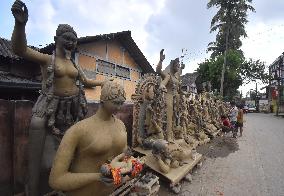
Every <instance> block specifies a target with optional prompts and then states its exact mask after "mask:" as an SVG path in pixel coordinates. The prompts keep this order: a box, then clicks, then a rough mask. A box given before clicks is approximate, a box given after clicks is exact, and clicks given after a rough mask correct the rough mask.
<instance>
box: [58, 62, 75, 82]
mask: <svg viewBox="0 0 284 196" xmlns="http://www.w3.org/2000/svg"><path fill="white" fill-rule="evenodd" d="M55 76H57V77H64V76H68V77H70V78H76V77H77V76H78V70H77V69H76V68H75V67H74V65H73V63H72V62H71V61H70V62H68V63H64V62H61V61H60V60H59V61H57V63H56V64H55Z"/></svg>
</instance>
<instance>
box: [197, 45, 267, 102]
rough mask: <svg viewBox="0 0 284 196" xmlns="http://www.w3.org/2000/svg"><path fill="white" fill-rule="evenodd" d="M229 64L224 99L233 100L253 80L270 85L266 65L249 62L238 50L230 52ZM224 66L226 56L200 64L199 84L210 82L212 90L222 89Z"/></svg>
mask: <svg viewBox="0 0 284 196" xmlns="http://www.w3.org/2000/svg"><path fill="white" fill-rule="evenodd" d="M226 59H227V63H228V66H226V69H225V72H224V93H223V97H224V98H226V99H232V98H233V97H234V96H236V94H237V92H238V91H237V89H238V88H239V87H240V86H241V85H242V84H243V83H247V82H249V81H251V80H261V81H262V82H263V83H268V81H269V75H268V73H266V72H265V64H264V63H263V62H261V61H260V60H257V61H253V60H252V59H249V60H248V61H247V60H246V59H245V58H244V56H243V55H242V53H240V52H239V51H237V50H228V53H227V58H226ZM223 64H224V55H219V56H217V57H215V58H210V59H206V60H205V61H204V62H203V63H200V64H199V67H198V69H197V72H198V75H199V77H198V80H197V82H196V83H197V86H200V85H198V84H200V83H202V82H206V81H210V82H211V84H212V89H220V85H221V74H222V73H221V72H222V68H223Z"/></svg>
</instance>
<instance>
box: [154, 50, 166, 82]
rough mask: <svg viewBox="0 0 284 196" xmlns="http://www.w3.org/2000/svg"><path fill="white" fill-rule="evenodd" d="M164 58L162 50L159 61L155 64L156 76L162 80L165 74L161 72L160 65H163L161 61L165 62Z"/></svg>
mask: <svg viewBox="0 0 284 196" xmlns="http://www.w3.org/2000/svg"><path fill="white" fill-rule="evenodd" d="M165 57H166V56H165V54H164V49H162V50H161V51H160V60H159V62H158V64H157V67H156V72H157V74H159V75H161V76H162V78H163V79H164V78H165V74H164V73H163V71H162V66H163V65H162V64H163V61H164V60H165Z"/></svg>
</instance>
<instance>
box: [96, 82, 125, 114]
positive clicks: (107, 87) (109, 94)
mask: <svg viewBox="0 0 284 196" xmlns="http://www.w3.org/2000/svg"><path fill="white" fill-rule="evenodd" d="M100 101H101V104H102V106H103V107H104V109H105V110H107V111H108V112H109V113H112V114H113V113H115V112H117V111H118V110H119V109H120V108H121V106H122V105H123V103H124V102H125V91H124V89H123V87H122V86H121V85H120V84H118V83H116V82H111V81H107V82H105V83H104V84H103V87H102V91H101V97H100Z"/></svg>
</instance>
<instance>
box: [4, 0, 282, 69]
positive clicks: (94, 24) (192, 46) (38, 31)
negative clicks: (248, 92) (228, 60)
mask: <svg viewBox="0 0 284 196" xmlns="http://www.w3.org/2000/svg"><path fill="white" fill-rule="evenodd" d="M207 2H208V1H205V0H203V1H198V0H197V1H196V0H174V1H173V0H156V1H153V0H143V1H138V0H119V1H114V0H44V1H42V0H25V3H26V4H27V6H28V9H29V15H30V16H29V21H28V25H27V37H28V43H29V44H31V45H34V46H38V45H39V44H42V45H44V44H49V43H51V42H53V36H54V35H55V30H56V28H57V25H58V24H60V23H68V24H70V25H71V26H73V27H74V29H75V30H76V31H77V33H78V35H79V36H87V35H97V34H103V33H113V32H118V31H125V30H131V31H132V37H133V39H134V40H135V42H136V43H137V45H138V47H139V48H140V49H141V50H142V52H143V53H144V55H145V56H146V58H147V59H148V61H149V62H150V63H151V64H156V63H157V61H158V60H159V51H160V49H162V48H164V49H165V54H166V62H165V65H166V64H167V63H168V62H169V61H170V59H173V58H175V57H178V56H180V55H181V49H182V48H187V49H188V53H189V54H188V56H187V57H185V63H186V65H187V66H186V68H185V70H184V73H186V72H192V71H194V70H195V69H196V68H197V67H198V65H197V64H198V63H199V62H202V61H203V60H204V59H205V58H208V56H209V55H208V54H206V52H205V50H206V48H207V44H208V43H209V42H211V41H214V39H215V36H214V34H210V33H209V28H210V22H211V19H212V16H213V15H214V14H215V13H216V10H214V9H209V10H208V9H207V8H206V4H207ZM10 3H11V5H12V3H13V0H11V1H10ZM253 6H254V7H255V9H256V13H250V14H249V23H248V24H247V27H246V28H247V33H248V38H246V39H244V40H243V47H242V49H243V51H244V53H245V56H246V57H247V58H253V59H260V60H262V61H265V62H266V63H267V64H270V63H272V62H273V61H274V60H275V59H276V58H277V57H278V56H279V55H280V54H281V53H282V52H283V50H284V47H283V44H282V43H283V41H284V35H283V33H282V32H284V25H283V24H284V14H283V7H284V1H283V0H273V1H257V0H254V1H253ZM1 11H2V10H1ZM3 11H4V12H7V14H9V15H11V13H10V10H6V9H5V10H3ZM10 22H11V23H14V21H13V20H11V21H10ZM0 25H1V24H0ZM1 29H3V28H1Z"/></svg>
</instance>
